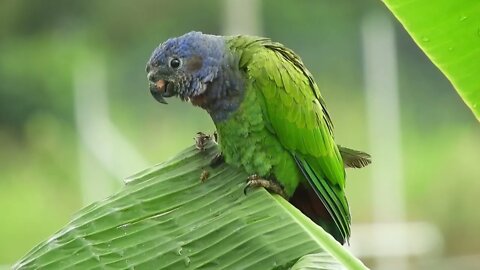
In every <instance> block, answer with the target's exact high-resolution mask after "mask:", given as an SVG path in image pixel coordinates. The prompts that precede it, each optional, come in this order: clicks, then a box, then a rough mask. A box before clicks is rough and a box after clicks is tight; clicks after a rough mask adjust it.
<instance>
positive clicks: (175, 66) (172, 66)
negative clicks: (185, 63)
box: [168, 58, 182, 69]
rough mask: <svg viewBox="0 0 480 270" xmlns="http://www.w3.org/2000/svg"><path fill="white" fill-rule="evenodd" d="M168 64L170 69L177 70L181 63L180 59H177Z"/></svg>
mask: <svg viewBox="0 0 480 270" xmlns="http://www.w3.org/2000/svg"><path fill="white" fill-rule="evenodd" d="M168 64H169V66H170V67H171V68H173V69H177V68H179V67H180V65H181V64H182V62H181V61H180V59H178V58H172V59H171V60H170V62H169V63H168Z"/></svg>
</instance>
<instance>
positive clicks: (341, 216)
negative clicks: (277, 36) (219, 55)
mask: <svg viewBox="0 0 480 270" xmlns="http://www.w3.org/2000/svg"><path fill="white" fill-rule="evenodd" d="M234 43H236V44H235V45H236V46H234V47H235V48H237V49H241V50H242V54H241V57H240V67H241V68H243V69H244V70H245V72H246V73H247V76H248V77H249V78H248V82H249V83H247V87H250V88H251V89H248V90H247V91H252V90H253V91H260V92H261V93H262V94H263V97H264V114H265V116H266V117H267V118H268V120H269V123H270V124H271V127H270V129H271V131H272V132H273V133H274V134H275V135H276V136H277V138H278V140H279V141H280V143H281V144H282V145H283V146H284V147H285V149H287V150H289V151H290V152H291V153H292V155H293V156H294V157H295V160H296V161H297V164H298V166H299V167H300V169H301V170H302V172H303V174H304V175H305V177H306V178H307V180H308V182H309V183H310V185H311V186H312V188H313V189H314V190H315V192H316V194H317V196H318V197H319V198H320V199H321V201H322V202H323V204H324V205H325V207H326V209H327V210H328V212H329V214H330V215H331V217H332V219H333V221H334V222H335V225H336V226H337V228H338V231H339V233H340V235H341V238H342V242H343V241H345V240H348V238H349V236H350V211H349V207H348V203H347V199H346V197H345V192H344V189H345V170H344V165H343V161H342V157H341V155H340V153H339V150H338V147H337V145H336V144H335V142H334V140H333V125H332V123H331V120H330V117H329V115H328V112H327V110H326V108H325V103H324V101H323V99H322V97H321V95H320V91H319V89H318V87H317V85H316V84H315V82H314V80H313V77H312V75H311V74H310V72H309V71H308V70H307V69H306V67H305V66H304V65H303V63H302V61H301V60H300V58H299V57H298V56H297V55H296V54H295V53H294V52H293V51H291V50H289V49H288V48H286V47H284V46H283V45H281V44H279V43H274V42H272V41H270V40H269V39H264V38H252V37H244V36H239V37H236V38H235V41H234ZM235 48H234V49H235Z"/></svg>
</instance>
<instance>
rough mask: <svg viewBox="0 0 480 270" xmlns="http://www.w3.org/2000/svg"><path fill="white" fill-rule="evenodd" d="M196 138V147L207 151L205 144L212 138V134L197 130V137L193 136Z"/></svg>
mask: <svg viewBox="0 0 480 270" xmlns="http://www.w3.org/2000/svg"><path fill="white" fill-rule="evenodd" d="M193 139H194V140H195V147H196V148H197V149H198V150H199V151H202V152H203V151H205V146H207V143H208V141H209V140H211V139H212V138H211V136H210V135H207V134H205V133H203V132H197V134H196V135H195V138H193Z"/></svg>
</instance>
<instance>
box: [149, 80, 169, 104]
mask: <svg viewBox="0 0 480 270" xmlns="http://www.w3.org/2000/svg"><path fill="white" fill-rule="evenodd" d="M150 93H151V94H152V96H153V97H154V98H155V99H156V100H157V101H158V102H160V103H163V104H168V103H167V101H165V98H166V97H171V96H174V95H175V93H174V92H173V84H172V83H170V82H168V81H165V80H158V81H156V82H151V83H150Z"/></svg>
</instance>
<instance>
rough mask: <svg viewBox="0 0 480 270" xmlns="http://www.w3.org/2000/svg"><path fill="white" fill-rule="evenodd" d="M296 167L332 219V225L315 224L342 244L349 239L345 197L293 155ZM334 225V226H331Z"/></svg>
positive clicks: (348, 217)
mask: <svg viewBox="0 0 480 270" xmlns="http://www.w3.org/2000/svg"><path fill="white" fill-rule="evenodd" d="M294 158H295V161H296V162H297V165H298V166H299V168H300V169H301V171H302V173H303V175H304V176H305V178H306V179H307V180H308V183H309V184H310V186H311V187H312V189H313V190H314V191H315V193H316V194H317V196H318V198H320V200H321V201H322V203H323V205H324V206H325V208H326V209H327V211H328V213H329V214H330V216H331V217H332V219H333V222H334V224H328V225H329V226H327V223H329V222H328V221H322V222H317V223H318V224H319V225H321V226H322V227H323V228H324V229H325V230H326V231H328V232H329V233H330V234H331V235H332V236H334V237H335V239H337V241H339V242H340V243H342V244H344V243H345V242H347V241H348V238H349V237H350V213H349V210H348V203H347V199H346V198H345V195H343V193H342V194H339V192H338V191H334V190H333V189H332V187H331V186H330V185H329V184H328V183H327V180H326V179H323V178H322V177H321V176H320V174H319V173H318V172H315V170H314V169H313V168H312V167H311V166H310V165H309V164H308V162H307V161H306V160H305V159H304V158H303V157H301V156H299V155H294ZM332 225H335V226H332Z"/></svg>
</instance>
